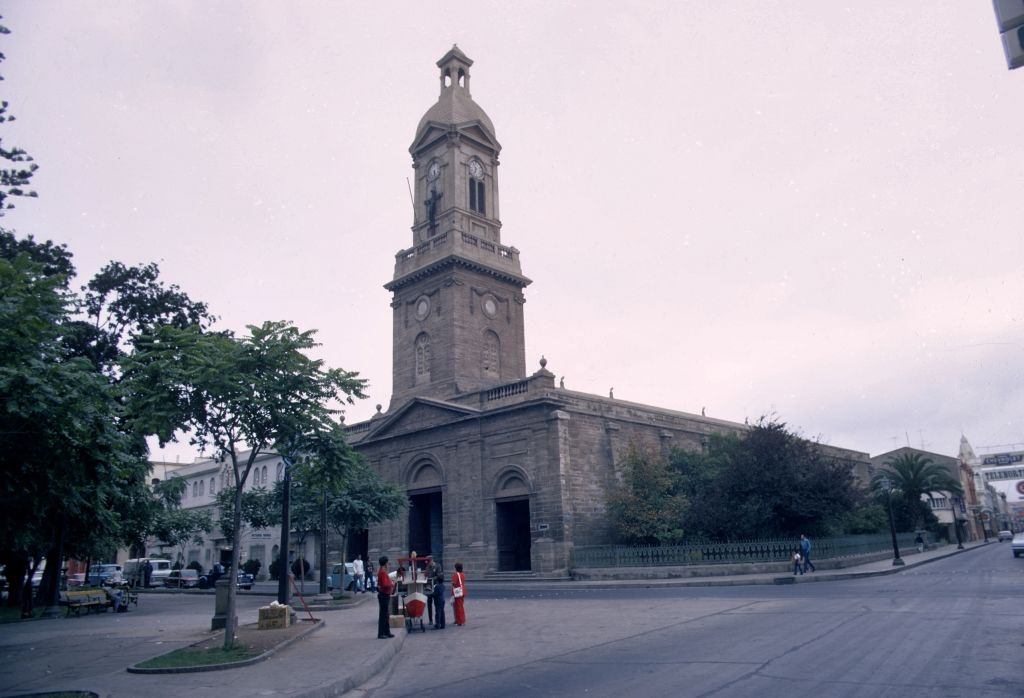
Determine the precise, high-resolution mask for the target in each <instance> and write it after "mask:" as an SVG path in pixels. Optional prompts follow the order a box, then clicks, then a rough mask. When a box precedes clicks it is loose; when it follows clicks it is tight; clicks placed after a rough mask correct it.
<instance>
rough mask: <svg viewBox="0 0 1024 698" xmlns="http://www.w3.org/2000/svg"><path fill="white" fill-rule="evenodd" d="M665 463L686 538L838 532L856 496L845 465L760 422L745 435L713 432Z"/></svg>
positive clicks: (774, 423) (773, 424) (775, 424)
mask: <svg viewBox="0 0 1024 698" xmlns="http://www.w3.org/2000/svg"><path fill="white" fill-rule="evenodd" d="M669 464H670V471H671V472H672V473H673V480H674V483H675V484H674V487H675V492H677V493H678V494H679V495H680V496H681V497H682V498H683V500H684V501H685V507H684V510H683V515H682V521H681V526H680V527H681V528H682V530H684V531H685V532H686V534H687V536H688V537H694V538H709V539H712V540H723V541H725V540H747V539H756V538H766V537H788V536H796V535H799V534H800V533H808V534H811V535H821V534H831V533H837V532H839V531H841V530H842V526H843V522H844V521H845V519H846V517H847V516H848V514H849V513H850V512H852V511H853V510H854V509H855V508H856V507H857V506H859V505H860V503H861V499H862V497H861V495H860V494H859V493H858V490H857V488H856V486H855V483H854V478H853V474H852V472H851V471H850V469H849V467H847V466H846V465H845V464H844V463H841V462H839V461H837V460H836V459H834V458H830V457H828V456H827V455H825V453H824V452H823V451H822V449H821V448H820V447H819V445H818V444H816V443H814V442H811V441H808V440H807V439H804V438H802V437H801V436H799V435H797V434H794V433H792V432H790V431H789V430H788V429H787V428H786V425H785V424H784V423H782V422H777V421H774V420H770V419H765V418H763V419H761V420H760V421H759V422H758V423H757V424H756V425H755V426H753V427H752V428H751V429H750V430H749V431H747V432H745V433H743V434H713V435H711V436H710V438H709V439H708V441H707V443H706V445H705V448H704V449H703V450H702V451H697V452H695V451H681V450H674V451H673V452H672V454H671V456H670V463H669Z"/></svg>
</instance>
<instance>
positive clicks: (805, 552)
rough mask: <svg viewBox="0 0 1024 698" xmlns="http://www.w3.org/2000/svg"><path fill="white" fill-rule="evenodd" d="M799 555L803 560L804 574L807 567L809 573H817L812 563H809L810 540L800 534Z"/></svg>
mask: <svg viewBox="0 0 1024 698" xmlns="http://www.w3.org/2000/svg"><path fill="white" fill-rule="evenodd" d="M800 555H801V556H802V557H803V558H804V572H806V571H807V568H808V567H810V568H811V572H817V570H816V569H815V568H814V563H813V562H811V539H810V538H808V537H807V536H805V535H804V534H802V533H801V534H800Z"/></svg>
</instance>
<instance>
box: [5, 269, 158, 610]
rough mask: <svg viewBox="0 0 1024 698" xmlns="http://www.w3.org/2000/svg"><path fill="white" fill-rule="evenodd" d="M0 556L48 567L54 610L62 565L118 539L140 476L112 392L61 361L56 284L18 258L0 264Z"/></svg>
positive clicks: (63, 300)
mask: <svg viewBox="0 0 1024 698" xmlns="http://www.w3.org/2000/svg"><path fill="white" fill-rule="evenodd" d="M0 298H3V299H4V301H3V303H0V395H2V396H3V398H4V407H5V409H4V410H3V412H2V413H0V438H2V443H0V465H2V468H0V471H2V472H3V473H4V474H5V477H4V478H0V481H2V482H0V512H2V513H0V540H2V541H3V551H2V553H0V554H2V556H3V557H4V558H16V559H18V560H20V561H22V562H23V561H25V560H26V559H27V558H28V557H29V556H31V557H33V558H35V559H36V560H38V559H39V557H40V555H41V553H42V552H43V551H46V552H47V557H48V558H49V561H48V564H47V568H46V573H45V575H44V578H43V583H42V584H41V585H40V593H41V595H42V597H43V598H44V600H45V601H46V602H47V604H48V605H52V606H56V603H55V601H56V591H57V582H58V581H59V580H58V574H59V571H60V566H61V565H60V563H61V559H62V557H63V554H64V552H65V551H69V552H73V551H75V549H76V547H77V548H79V549H81V550H82V551H83V552H85V553H86V554H91V553H92V552H93V551H94V550H95V547H96V541H97V540H113V539H115V538H116V536H117V533H118V516H117V513H116V512H117V505H118V502H119V498H120V496H121V494H120V491H119V490H120V487H121V485H122V484H123V483H124V482H125V481H131V480H133V479H137V478H138V476H139V471H138V466H139V451H138V441H137V440H136V439H134V438H133V437H132V435H131V434H128V433H125V432H124V431H122V430H121V429H120V428H119V427H120V424H121V416H122V413H121V405H120V403H119V401H118V399H117V396H116V394H115V393H114V391H113V389H112V387H111V385H110V383H109V382H108V381H107V380H106V379H105V378H104V377H103V376H102V375H100V374H98V373H97V372H96V371H95V370H94V368H93V366H92V364H90V363H89V362H88V361H86V360H85V359H82V358H80V357H75V356H73V355H69V353H68V352H67V351H66V348H65V347H64V346H63V344H62V341H61V339H62V337H61V330H62V328H63V327H64V326H65V324H66V322H67V321H68V317H69V305H70V299H69V297H68V294H67V292H66V291H65V290H64V279H63V278H62V277H60V276H48V275H46V274H45V272H44V270H43V268H42V267H41V266H40V265H38V264H36V263H35V262H33V261H31V259H29V256H28V255H25V254H20V255H18V256H17V257H15V259H14V260H7V259H0Z"/></svg>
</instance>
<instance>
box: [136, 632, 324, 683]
mask: <svg viewBox="0 0 1024 698" xmlns="http://www.w3.org/2000/svg"><path fill="white" fill-rule="evenodd" d="M323 626H324V621H323V620H320V619H317V621H316V622H315V623H313V624H312V625H310V626H309V627H308V628H307V629H306V630H304V631H302V632H301V633H299V634H298V635H296V636H295V637H291V638H288V639H287V640H285V641H284V642H282V643H281V644H279V645H277V646H276V647H271V648H270V649H269V650H267V651H266V652H264V653H263V654H258V655H256V656H255V657H250V658H249V659H243V660H242V661H240V662H228V663H227V664H204V665H202V666H188V667H162V668H146V667H140V666H138V665H137V664H133V665H132V666H130V667H128V668H127V669H126V671H127V672H128V673H129V674H195V673H198V672H201V671H220V670H222V669H237V668H239V667H244V666H249V665H251V664H258V663H259V662H262V661H263V660H265V659H269V658H270V657H272V656H273V655H274V654H275V653H276V652H278V651H280V650H283V649H284V648H285V647H289V646H291V645H293V644H294V643H296V642H298V641H299V640H301V639H303V638H304V637H306V636H307V635H309V634H310V633H312V632H314V631H316V630H319V629H320V628H322V627H323ZM146 661H149V660H146Z"/></svg>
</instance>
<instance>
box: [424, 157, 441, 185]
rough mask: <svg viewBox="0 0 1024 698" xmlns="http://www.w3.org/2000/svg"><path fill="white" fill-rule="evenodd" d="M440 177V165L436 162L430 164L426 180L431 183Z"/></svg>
mask: <svg viewBox="0 0 1024 698" xmlns="http://www.w3.org/2000/svg"><path fill="white" fill-rule="evenodd" d="M440 175H441V163H439V162H437V161H436V160H435V161H434V162H432V163H430V167H429V168H427V179H429V180H431V181H433V180H435V179H437V178H438V177H439V176H440Z"/></svg>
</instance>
